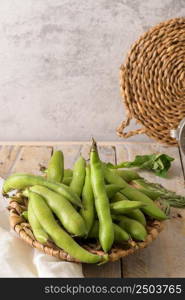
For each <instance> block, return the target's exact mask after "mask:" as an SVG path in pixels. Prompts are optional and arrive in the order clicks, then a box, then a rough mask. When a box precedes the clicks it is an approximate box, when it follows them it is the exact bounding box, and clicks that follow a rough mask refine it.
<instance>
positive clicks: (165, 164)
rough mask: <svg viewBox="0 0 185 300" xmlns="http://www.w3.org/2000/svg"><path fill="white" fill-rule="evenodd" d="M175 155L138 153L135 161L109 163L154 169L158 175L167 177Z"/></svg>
mask: <svg viewBox="0 0 185 300" xmlns="http://www.w3.org/2000/svg"><path fill="white" fill-rule="evenodd" d="M173 160H174V158H173V157H171V156H169V155H166V154H151V155H136V157H135V159H134V160H133V161H125V162H122V163H120V164H118V165H112V164H111V163H109V164H108V166H109V168H113V169H120V168H133V167H138V168H140V169H146V170H152V171H154V173H155V174H156V175H157V176H160V177H166V176H167V172H168V170H169V168H170V167H171V162H172V161H173Z"/></svg>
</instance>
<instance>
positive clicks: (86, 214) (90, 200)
mask: <svg viewBox="0 0 185 300" xmlns="http://www.w3.org/2000/svg"><path fill="white" fill-rule="evenodd" d="M80 213H81V215H82V217H83V218H84V220H85V223H86V228H87V233H88V232H89V230H90V229H91V227H92V225H93V222H94V214H95V207H94V194H93V189H92V184H91V171H90V167H89V166H87V167H86V176H85V184H84V187H83V191H82V209H81V211H80Z"/></svg>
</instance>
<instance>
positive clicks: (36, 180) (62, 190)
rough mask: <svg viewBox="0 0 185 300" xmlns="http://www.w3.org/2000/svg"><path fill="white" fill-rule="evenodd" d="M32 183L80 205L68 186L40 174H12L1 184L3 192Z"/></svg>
mask: <svg viewBox="0 0 185 300" xmlns="http://www.w3.org/2000/svg"><path fill="white" fill-rule="evenodd" d="M33 185H42V186H45V187H47V188H49V189H51V190H53V191H55V192H57V193H58V194H61V195H62V196H63V197H65V198H66V199H67V200H68V201H70V202H71V203H73V204H75V205H77V206H80V207H81V206H82V204H81V200H80V198H79V197H78V195H77V194H76V193H75V192H73V190H71V189H70V188H69V187H68V186H66V185H65V184H62V183H59V182H55V181H53V180H46V179H45V178H44V177H42V176H34V175H31V174H20V173H18V174H13V175H11V176H10V177H8V178H7V179H6V180H5V181H4V184H3V193H5V194H6V193H8V192H9V191H12V190H23V189H25V188H27V187H30V186H33Z"/></svg>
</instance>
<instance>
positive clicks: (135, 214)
mask: <svg viewBox="0 0 185 300" xmlns="http://www.w3.org/2000/svg"><path fill="white" fill-rule="evenodd" d="M124 215H126V216H127V217H129V218H131V219H134V220H137V221H138V222H139V223H141V224H142V225H143V226H146V219H145V216H144V214H143V213H142V211H141V210H140V209H134V210H131V211H130V212H128V213H125V214H124Z"/></svg>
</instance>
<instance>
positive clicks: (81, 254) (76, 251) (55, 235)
mask: <svg viewBox="0 0 185 300" xmlns="http://www.w3.org/2000/svg"><path fill="white" fill-rule="evenodd" d="M30 198H31V201H32V207H33V210H34V213H35V215H36V217H37V219H38V220H39V222H40V224H41V226H42V228H43V229H44V230H45V231H46V232H47V234H48V235H49V236H50V237H51V239H52V240H53V241H54V243H55V244H56V245H57V246H58V247H59V248H61V249H63V250H64V251H66V252H67V253H68V254H69V255H71V256H72V257H73V258H75V259H77V260H78V261H80V262H84V263H91V264H96V263H104V262H107V261H108V256H107V255H102V256H100V255H96V254H92V253H90V252H88V251H87V250H85V249H84V248H82V247H80V245H79V244H78V243H76V242H75V240H74V239H73V238H72V237H71V236H70V235H69V234H67V233H66V232H65V231H64V230H63V229H62V228H61V226H59V224H58V223H57V221H56V220H55V218H54V216H53V214H52V211H51V209H50V208H49V206H48V205H47V204H46V202H45V200H44V199H43V198H42V197H41V196H40V195H38V194H36V193H33V192H30Z"/></svg>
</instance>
